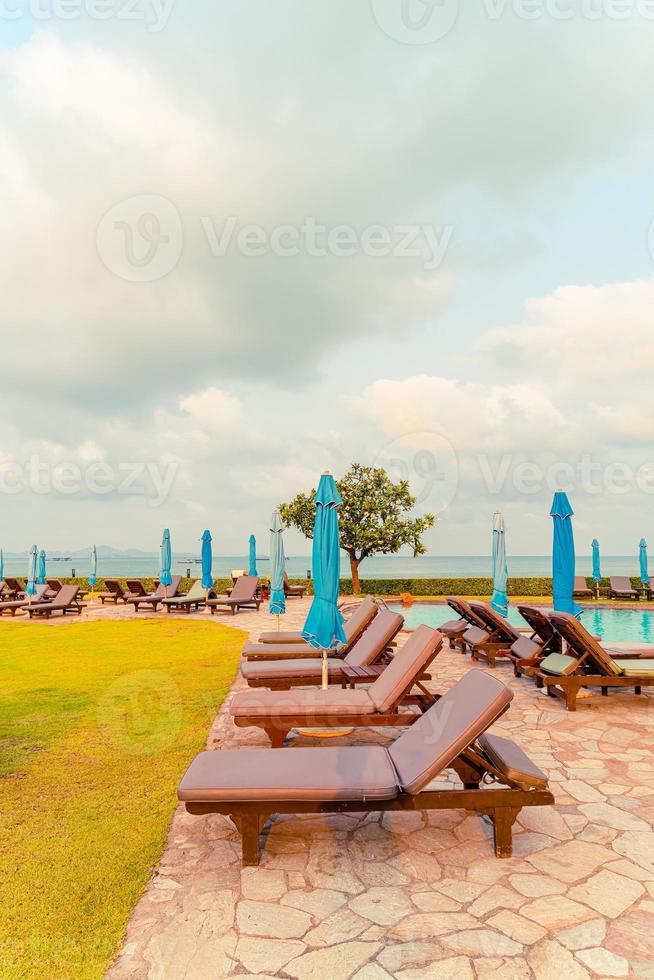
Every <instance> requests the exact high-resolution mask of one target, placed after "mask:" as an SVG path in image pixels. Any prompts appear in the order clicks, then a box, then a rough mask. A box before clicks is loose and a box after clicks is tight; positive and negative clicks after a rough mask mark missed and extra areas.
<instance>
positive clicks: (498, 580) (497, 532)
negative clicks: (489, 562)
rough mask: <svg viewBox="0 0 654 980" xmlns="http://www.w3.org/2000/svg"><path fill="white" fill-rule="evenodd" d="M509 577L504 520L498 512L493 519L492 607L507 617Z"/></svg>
mask: <svg viewBox="0 0 654 980" xmlns="http://www.w3.org/2000/svg"><path fill="white" fill-rule="evenodd" d="M508 577H509V570H508V568H507V564H506V532H505V528H504V518H503V517H502V515H501V514H500V512H499V510H498V511H497V513H496V514H495V517H494V518H493V598H492V599H491V606H492V608H493V609H494V610H495V612H498V613H499V614H500V616H506V614H507V613H508V611H509V600H508V598H507V594H506V583H507V579H508Z"/></svg>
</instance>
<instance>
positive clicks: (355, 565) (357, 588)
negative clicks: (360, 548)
mask: <svg viewBox="0 0 654 980" xmlns="http://www.w3.org/2000/svg"><path fill="white" fill-rule="evenodd" d="M360 564H361V559H360V558H354V557H353V556H352V555H350V572H351V574H352V592H353V593H354V595H359V593H360V592H361V584H360V582H359V565H360Z"/></svg>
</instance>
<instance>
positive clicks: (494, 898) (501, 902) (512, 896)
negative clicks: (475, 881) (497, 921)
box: [468, 885, 525, 916]
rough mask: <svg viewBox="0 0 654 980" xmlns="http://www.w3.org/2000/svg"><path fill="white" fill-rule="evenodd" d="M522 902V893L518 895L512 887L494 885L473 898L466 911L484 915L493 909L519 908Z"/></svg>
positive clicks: (523, 899) (523, 901)
mask: <svg viewBox="0 0 654 980" xmlns="http://www.w3.org/2000/svg"><path fill="white" fill-rule="evenodd" d="M524 903H525V897H524V895H519V894H518V893H517V892H515V891H513V889H512V888H504V886H503V885H495V886H494V887H493V888H489V889H488V890H487V891H485V892H484V894H483V895H480V896H479V898H477V899H475V901H474V902H473V903H472V905H471V906H470V907H469V909H468V911H469V912H470V914H471V915H476V916H484V915H487V913H488V912H492V911H494V910H495V909H519V908H520V906H521V905H524Z"/></svg>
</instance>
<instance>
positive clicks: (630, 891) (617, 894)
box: [568, 871, 645, 919]
mask: <svg viewBox="0 0 654 980" xmlns="http://www.w3.org/2000/svg"><path fill="white" fill-rule="evenodd" d="M644 893H645V889H644V888H643V886H642V885H641V884H639V883H638V882H637V881H632V879H631V878H625V877H623V875H616V874H614V873H613V872H612V871H600V872H598V874H596V875H593V877H592V878H589V879H588V881H585V882H584V883H583V884H582V885H575V887H574V888H571V889H570V891H569V893H568V894H569V895H570V897H571V898H572V899H575V900H577V901H579V902H584V903H585V904H586V905H588V906H590V908H592V909H594V910H595V911H596V912H599V913H600V915H605V916H607V917H608V918H609V919H615V918H616V917H617V916H618V915H622V913H623V912H626V910H627V909H628V908H629V907H630V906H631V905H633V904H634V902H635V901H637V899H639V898H640V897H641V895H643V894H644Z"/></svg>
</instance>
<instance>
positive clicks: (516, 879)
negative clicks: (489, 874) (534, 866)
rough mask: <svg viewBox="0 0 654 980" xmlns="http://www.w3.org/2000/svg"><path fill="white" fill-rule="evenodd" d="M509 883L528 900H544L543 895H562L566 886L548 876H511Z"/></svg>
mask: <svg viewBox="0 0 654 980" xmlns="http://www.w3.org/2000/svg"><path fill="white" fill-rule="evenodd" d="M509 881H510V882H511V884H512V885H513V887H514V888H515V890H516V891H517V892H520V894H521V895H524V896H525V897H526V898H542V897H543V895H561V894H562V893H563V892H564V891H565V890H566V886H565V885H564V884H563V882H562V881H557V880H556V879H555V878H548V877H547V876H546V875H539V874H531V875H524V874H522V875H511V877H510V878H509Z"/></svg>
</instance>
